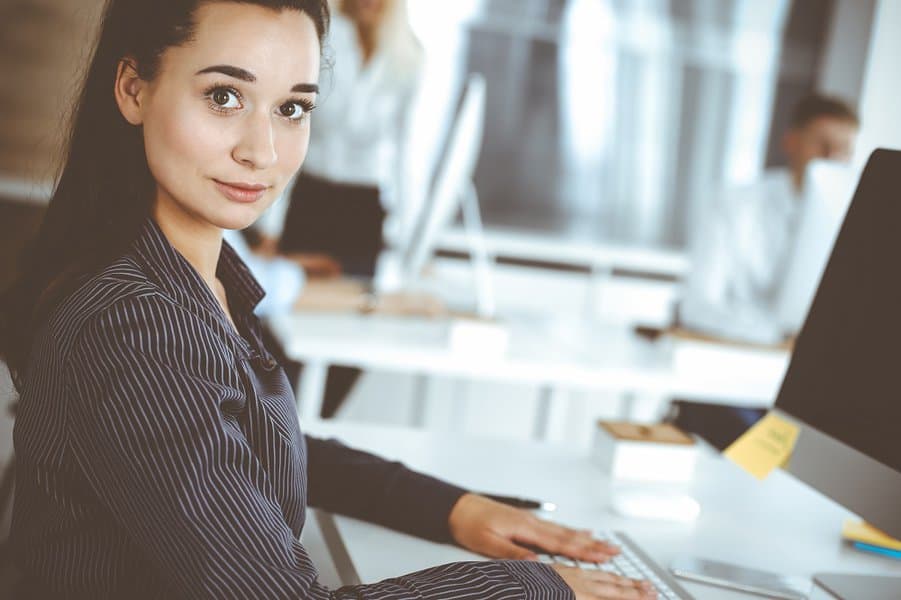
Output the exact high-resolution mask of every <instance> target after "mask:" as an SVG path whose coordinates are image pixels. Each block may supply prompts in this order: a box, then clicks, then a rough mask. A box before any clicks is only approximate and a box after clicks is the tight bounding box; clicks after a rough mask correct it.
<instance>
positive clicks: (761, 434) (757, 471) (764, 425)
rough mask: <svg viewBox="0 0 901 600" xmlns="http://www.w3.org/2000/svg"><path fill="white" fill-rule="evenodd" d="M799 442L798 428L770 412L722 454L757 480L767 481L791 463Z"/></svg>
mask: <svg viewBox="0 0 901 600" xmlns="http://www.w3.org/2000/svg"><path fill="white" fill-rule="evenodd" d="M797 439H798V427H797V426H796V425H793V424H792V423H789V422H788V421H786V420H785V419H781V418H779V417H778V416H776V415H774V414H773V413H769V414H767V415H766V416H765V417H764V418H762V419H761V420H760V421H758V422H757V423H756V424H755V425H754V426H753V427H751V428H750V429H749V430H747V431H746V432H745V433H744V434H743V435H742V436H741V437H740V438H738V439H737V440H735V441H734V442H733V443H732V445H731V446H729V447H728V448H726V450H725V451H724V452H723V455H724V456H725V457H726V458H728V459H729V460H731V461H732V462H734V463H736V464H737V465H738V466H740V467H741V468H743V469H744V470H745V471H747V472H748V473H750V474H751V475H753V476H754V477H756V478H757V479H764V478H766V476H767V475H769V474H770V472H771V471H772V470H773V469H775V468H776V467H781V466H783V465H785V464H786V463H787V462H788V459H789V458H790V457H791V453H792V450H793V449H794V447H795V441H796V440H797Z"/></svg>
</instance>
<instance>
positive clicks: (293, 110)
mask: <svg viewBox="0 0 901 600" xmlns="http://www.w3.org/2000/svg"><path fill="white" fill-rule="evenodd" d="M310 110H311V109H310V108H307V107H305V106H303V105H302V104H300V103H298V102H285V103H284V104H282V105H281V106H280V107H279V109H278V111H279V113H280V114H281V115H282V116H283V117H285V118H286V119H290V120H291V121H300V120H301V119H303V118H304V117H305V116H306V115H307V113H309V112H310Z"/></svg>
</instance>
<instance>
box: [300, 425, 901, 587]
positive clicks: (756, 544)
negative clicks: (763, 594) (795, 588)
mask: <svg viewBox="0 0 901 600" xmlns="http://www.w3.org/2000/svg"><path fill="white" fill-rule="evenodd" d="M302 426H303V428H304V430H305V431H307V432H308V433H311V434H314V435H320V436H335V437H339V438H340V439H342V440H344V441H346V442H347V443H348V444H350V445H353V446H356V447H359V448H362V449H367V450H371V451H373V452H376V453H378V454H381V455H382V456H386V457H390V458H394V459H400V460H403V461H404V462H405V463H406V464H407V465H408V466H411V467H413V468H416V469H419V470H422V471H426V472H429V473H431V474H435V475H438V476H441V477H443V478H445V479H447V480H449V481H452V482H454V483H457V484H460V485H463V486H466V487H469V488H471V489H474V490H478V491H493V492H499V493H507V494H514V495H522V496H528V497H533V498H540V499H543V500H548V501H553V502H555V503H557V505H558V510H557V516H556V517H555V518H557V519H559V520H560V521H561V522H564V523H567V524H570V525H573V526H579V527H588V528H593V529H599V530H609V529H619V530H623V531H625V532H626V533H628V534H629V535H630V536H631V537H632V538H633V539H634V540H635V541H637V542H638V543H639V544H640V545H641V546H642V547H643V548H644V549H645V550H646V551H647V552H648V554H650V555H651V556H652V557H653V558H654V559H655V560H657V561H658V563H660V564H661V565H663V566H666V565H668V564H669V562H670V561H671V560H673V559H674V558H675V557H677V556H680V555H696V556H702V557H709V558H715V559H719V560H722V561H727V562H733V563H737V564H742V565H745V566H748V567H753V568H759V569H766V570H770V571H776V572H781V573H785V574H792V575H802V576H807V577H809V576H811V575H813V573H816V572H821V571H842V572H852V573H853V572H856V573H867V574H887V575H901V562H899V561H893V560H891V559H884V558H879V557H876V556H871V555H867V554H863V553H860V552H857V551H854V550H851V549H849V548H847V547H845V546H844V545H843V544H842V543H841V541H840V531H841V526H842V523H843V521H844V519H845V518H846V517H849V516H851V515H850V514H849V513H848V512H847V511H846V510H844V509H843V508H841V507H840V506H838V505H836V504H834V503H832V502H831V501H829V500H828V499H826V498H825V497H823V496H821V495H820V494H818V493H817V492H815V491H813V490H811V489H810V488H808V487H806V486H804V485H802V484H801V483H799V482H798V481H796V480H794V479H793V478H791V477H790V476H788V475H786V474H785V473H783V472H781V471H778V472H776V473H774V474H773V475H772V476H771V477H770V478H768V479H767V480H765V481H763V482H758V481H756V480H755V479H753V478H752V477H751V476H750V475H747V474H745V473H744V472H742V471H741V470H740V469H739V468H738V467H736V466H734V465H733V464H731V463H729V462H727V461H725V460H724V459H721V458H720V457H718V456H710V457H706V458H705V459H704V460H702V461H701V462H700V463H699V470H698V476H697V480H696V481H695V483H694V484H692V485H691V487H690V493H691V494H692V495H693V496H694V497H695V498H696V499H697V500H698V501H699V502H700V503H701V507H702V508H701V516H700V518H699V519H698V520H697V521H696V522H694V523H691V524H677V523H669V522H664V521H649V520H636V519H624V518H621V517H617V516H616V515H614V514H612V513H611V512H610V511H609V510H608V508H607V505H606V504H607V498H608V492H609V489H610V486H611V483H610V481H609V480H608V479H606V478H605V477H604V475H603V473H602V472H601V471H600V470H599V469H598V468H597V467H595V466H594V465H592V464H591V463H590V462H589V460H588V458H587V457H586V456H585V455H583V454H581V453H579V452H576V451H573V450H570V449H568V448H566V447H562V446H556V445H551V444H546V443H535V442H509V441H495V440H485V439H477V438H461V437H460V436H453V435H450V434H437V433H427V432H418V431H410V430H407V429H400V428H385V427H376V426H362V425H350V424H340V423H339V424H335V423H324V422H318V423H310V424H302ZM336 521H337V525H338V530H339V532H340V533H341V536H342V537H343V538H344V542H345V544H346V545H347V548H348V551H349V553H350V557H351V559H352V560H353V562H354V564H355V566H356V569H357V571H358V572H359V574H360V576H361V578H362V580H363V581H364V582H374V581H379V580H381V579H384V578H386V577H393V576H397V575H400V574H403V573H407V572H410V571H413V570H418V569H423V568H426V567H429V566H433V565H436V564H441V563H445V562H450V561H457V560H474V559H478V558H479V557H477V556H476V555H474V554H471V553H469V552H466V551H464V550H462V549H459V548H455V547H452V546H446V545H439V544H434V543H431V542H425V541H422V540H419V539H416V538H413V537H410V536H407V535H403V534H398V533H395V532H392V531H388V530H386V529H383V528H381V527H378V526H375V525H370V524H368V523H363V522H361V521H356V520H354V519H349V518H346V517H338V518H337V519H336ZM685 588H686V589H687V590H688V591H689V592H691V593H692V594H694V595H695V597H696V598H697V599H698V600H713V599H717V600H730V599H738V598H755V597H757V596H747V595H744V594H739V593H735V592H730V591H727V590H723V589H720V588H713V587H709V586H704V585H700V584H692V583H687V582H686V583H685Z"/></svg>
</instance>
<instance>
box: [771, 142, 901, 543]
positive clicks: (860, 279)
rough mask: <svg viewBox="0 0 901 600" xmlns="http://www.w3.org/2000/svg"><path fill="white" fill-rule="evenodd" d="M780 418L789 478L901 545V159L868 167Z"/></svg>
mask: <svg viewBox="0 0 901 600" xmlns="http://www.w3.org/2000/svg"><path fill="white" fill-rule="evenodd" d="M776 409H777V412H779V413H781V414H782V415H783V416H787V417H788V418H789V419H790V420H792V421H794V422H796V423H797V424H799V425H800V426H801V433H800V435H799V437H798V440H797V444H796V446H795V449H794V452H793V454H792V458H791V460H790V463H789V465H788V471H789V472H791V473H792V474H793V475H794V476H796V477H798V478H799V479H801V480H803V481H804V482H806V483H807V484H809V485H810V486H812V487H814V488H815V489H817V490H819V491H820V492H822V493H823V494H825V495H826V496H829V497H830V498H832V499H833V500H835V501H836V502H838V503H840V504H842V505H843V506H845V507H847V508H848V509H849V510H851V511H853V512H855V513H857V514H858V515H860V516H861V517H862V518H864V519H865V520H866V521H867V522H868V523H870V524H871V525H873V526H874V527H877V528H879V529H881V530H883V531H885V532H886V533H888V534H889V535H891V536H893V537H896V538H901V509H899V502H901V152H897V151H889V150H877V151H876V152H874V153H873V154H872V156H871V157H870V160H869V162H868V163H867V166H866V169H865V170H864V173H863V175H862V176H861V179H860V182H859V183H858V186H857V191H856V192H855V194H854V198H853V200H852V202H851V206H850V208H849V209H848V212H847V215H846V216H845V220H844V223H843V224H842V227H841V230H840V232H839V234H838V237H837V238H836V242H835V245H834V247H833V249H832V253H831V255H830V258H829V262H828V264H827V266H826V269H825V271H824V273H823V277H822V279H821V280H820V284H819V287H818V288H817V292H816V295H815V297H814V300H813V303H812V305H811V308H810V311H809V313H808V315H807V319H806V321H805V323H804V326H803V328H802V329H801V333H800V334H799V336H798V339H797V343H796V345H795V351H794V353H793V356H792V360H791V363H790V365H789V367H788V371H787V372H786V375H785V379H784V381H783V383H782V387H781V389H780V391H779V395H778V397H777V399H776Z"/></svg>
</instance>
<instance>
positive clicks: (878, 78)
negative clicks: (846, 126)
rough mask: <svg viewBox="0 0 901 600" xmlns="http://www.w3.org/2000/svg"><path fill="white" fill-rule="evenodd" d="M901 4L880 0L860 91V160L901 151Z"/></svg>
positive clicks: (899, 0)
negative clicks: (879, 150) (876, 151)
mask: <svg viewBox="0 0 901 600" xmlns="http://www.w3.org/2000/svg"><path fill="white" fill-rule="evenodd" d="M899 59H901V0H878V2H877V5H876V14H875V20H874V23H873V37H872V39H871V41H870V53H869V60H868V62H867V66H866V70H865V73H864V78H863V87H862V89H861V96H860V97H861V104H860V119H861V131H860V141H859V143H858V153H857V154H858V157H859V158H860V160H865V159H866V157H868V156H869V155H870V153H871V152H872V151H873V150H874V149H876V148H879V147H888V148H896V149H901V78H899V77H898V61H899Z"/></svg>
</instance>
